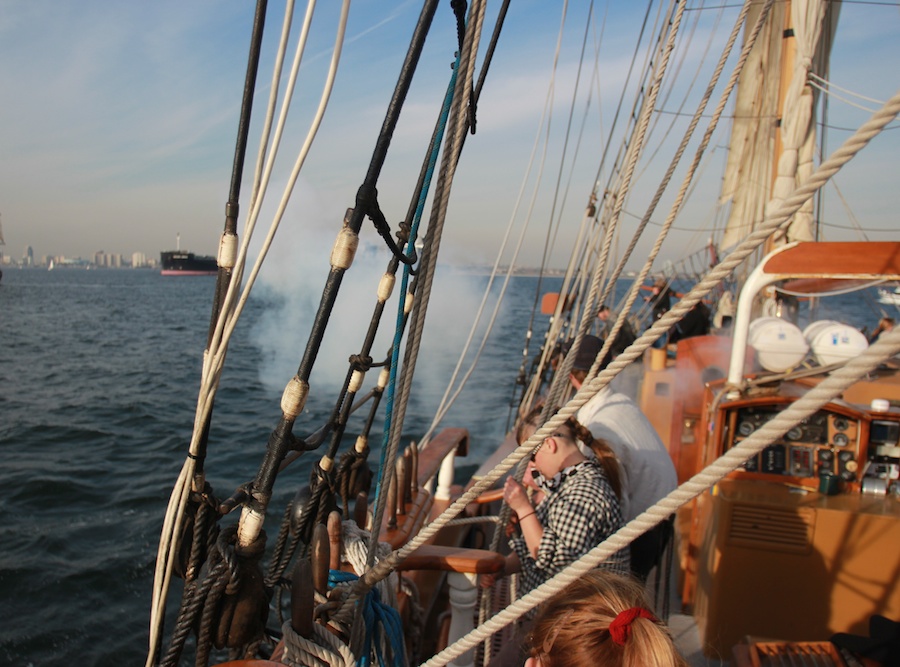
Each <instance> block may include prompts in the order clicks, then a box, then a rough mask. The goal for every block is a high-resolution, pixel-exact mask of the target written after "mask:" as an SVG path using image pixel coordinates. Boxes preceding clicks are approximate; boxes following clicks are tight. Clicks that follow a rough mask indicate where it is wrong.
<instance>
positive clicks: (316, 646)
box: [281, 621, 356, 667]
mask: <svg viewBox="0 0 900 667" xmlns="http://www.w3.org/2000/svg"><path fill="white" fill-rule="evenodd" d="M312 627H313V631H314V632H315V639H316V640H317V641H313V640H311V639H307V638H305V637H303V636H301V635H298V634H297V633H296V632H294V628H293V627H291V623H290V621H285V623H284V625H283V626H282V627H281V630H282V634H283V637H284V655H283V656H282V660H283V661H284V663H285V664H287V665H292V666H294V667H355V665H356V658H355V657H354V656H353V653H352V652H351V651H350V647H349V646H347V645H346V644H345V643H344V642H342V641H341V640H340V638H338V637H337V635H335V634H334V633H333V632H331V631H330V630H329V629H328V628H326V627H325V626H323V625H321V624H320V623H313V626H312Z"/></svg>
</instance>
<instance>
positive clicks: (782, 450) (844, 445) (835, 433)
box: [726, 405, 900, 482]
mask: <svg viewBox="0 0 900 667" xmlns="http://www.w3.org/2000/svg"><path fill="white" fill-rule="evenodd" d="M783 408H784V406H783V405H766V406H747V407H741V408H738V409H737V410H735V411H731V414H730V418H729V419H728V424H729V427H730V428H729V431H730V433H729V435H730V436H732V437H727V438H726V443H728V446H727V448H730V447H731V446H734V445H737V444H739V443H740V442H741V441H742V440H744V439H745V438H747V437H749V436H750V435H752V434H753V433H755V432H756V431H757V430H758V429H760V428H761V427H762V426H763V425H765V424H766V423H767V422H769V421H770V420H771V419H773V418H774V417H775V416H776V415H777V414H778V413H779V412H780V411H781V410H782V409H783ZM894 424H895V426H897V427H898V428H900V423H898V422H894ZM882 430H884V431H887V430H889V429H884V428H883V429H882ZM862 431H863V429H862V428H861V421H860V420H859V419H855V418H853V417H848V416H846V415H843V414H839V413H836V412H832V411H829V410H820V411H818V412H816V413H814V414H812V415H810V416H809V417H807V418H806V419H805V420H803V421H802V422H801V423H799V424H797V425H796V426H794V427H793V428H791V429H790V430H789V431H787V432H786V433H785V434H784V435H783V437H782V438H781V439H780V440H778V441H776V442H775V443H773V444H771V445H769V446H768V447H766V448H765V449H764V450H762V452H760V453H759V454H758V455H756V456H754V457H752V458H751V459H748V460H747V461H746V462H745V463H744V464H743V466H742V467H743V470H744V471H746V472H751V473H761V474H765V475H780V476H790V477H795V478H800V479H810V480H816V481H817V479H818V478H820V477H823V476H826V475H836V476H837V477H839V478H840V479H841V480H843V481H844V482H857V481H859V475H860V472H861V471H860V463H859V452H860V445H861V444H863V443H861V441H860V440H861V434H862ZM890 437H891V435H890V434H888V435H887V436H886V438H887V439H890Z"/></svg>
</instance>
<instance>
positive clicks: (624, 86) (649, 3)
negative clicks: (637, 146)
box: [594, 0, 653, 192]
mask: <svg viewBox="0 0 900 667" xmlns="http://www.w3.org/2000/svg"><path fill="white" fill-rule="evenodd" d="M652 8H653V0H648V1H647V11H646V12H644V19H643V20H642V21H641V29H640V31H639V32H638V36H637V41H636V42H635V45H634V53H633V54H632V55H631V62H630V63H629V65H628V73H627V74H626V75H625V82H624V83H623V84H622V93H621V94H620V95H619V102H618V104H617V105H616V113H615V114H613V121H612V125H611V126H610V128H609V136H610V137H612V136H613V133H614V132H615V131H616V125H618V122H619V115H620V114H621V113H622V107H623V106H624V104H625V91H626V90H627V89H628V84H629V83H630V82H631V76H632V74H633V73H634V66H635V64H636V63H637V59H638V54H639V53H640V48H641V42H642V41H643V39H644V32H645V31H646V30H647V23H648V22H649V20H650V10H651V9H652ZM611 143H612V142H609V141H607V142H604V145H603V153H602V154H601V156H600V163H599V164H598V165H597V173H596V175H595V176H594V192H596V191H597V188H598V187H599V183H600V175H601V174H602V173H603V166H604V164H606V157H607V154H608V152H609V147H610V145H611ZM610 178H612V176H610Z"/></svg>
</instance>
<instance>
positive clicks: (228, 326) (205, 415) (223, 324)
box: [146, 0, 349, 667]
mask: <svg viewBox="0 0 900 667" xmlns="http://www.w3.org/2000/svg"><path fill="white" fill-rule="evenodd" d="M311 2H312V0H311ZM312 4H314V2H313V3H312ZM292 6H293V3H288V6H287V7H286V11H285V19H284V20H285V23H286V24H288V25H289V24H290V21H291V9H292ZM348 8H349V0H344V2H343V5H342V10H341V18H340V21H339V24H338V31H337V38H336V40H335V46H334V52H333V54H332V63H331V68H330V70H329V74H328V78H327V80H326V82H325V85H324V88H323V94H322V97H321V101H320V104H319V109H318V111H317V113H316V116H315V118H314V119H313V121H312V123H311V125H310V129H309V132H308V134H307V139H306V141H305V142H304V145H303V147H302V148H301V150H300V153H299V155H298V157H297V161H296V164H295V167H294V171H293V172H292V175H291V178H290V180H289V183H288V185H287V187H286V191H285V194H284V196H283V198H282V205H281V207H280V208H279V211H278V212H277V214H276V216H275V218H274V219H273V222H272V225H271V228H270V231H269V235H268V236H267V237H266V241H265V242H264V245H263V249H262V250H261V251H260V254H259V256H258V258H257V260H256V264H255V265H254V268H253V271H252V272H251V275H250V277H249V278H248V280H247V284H246V286H245V288H244V291H243V293H242V295H241V298H240V299H239V300H238V301H237V302H236V301H235V298H236V292H237V290H238V285H239V284H240V281H241V279H242V276H243V267H244V263H245V261H246V256H247V249H248V247H249V242H250V238H251V236H252V233H253V227H254V225H255V222H256V219H257V217H258V216H259V211H260V208H261V205H262V197H261V196H255V201H254V202H253V205H252V207H251V214H250V216H249V217H248V220H247V223H246V225H245V237H244V240H243V242H242V244H241V248H240V251H239V253H238V258H237V260H236V264H235V269H234V272H233V273H232V276H231V281H230V283H229V286H228V291H227V293H226V296H225V299H224V301H223V303H222V308H221V312H220V314H219V318H218V320H217V322H216V326H215V331H214V333H213V335H211V336H210V342H209V344H208V346H207V350H206V352H205V353H204V357H203V370H202V374H201V388H200V392H199V395H198V398H197V408H196V413H195V417H194V428H193V432H192V434H191V442H190V445H189V448H188V456H187V458H186V459H185V462H184V465H183V467H182V470H181V473H180V474H179V476H178V479H177V480H176V482H175V486H174V487H173V489H172V494H171V496H170V499H169V505H168V507H167V510H166V516H165V519H164V520H163V528H162V531H161V536H160V543H159V548H158V551H157V558H156V569H155V572H154V584H153V591H152V595H151V602H150V637H149V650H148V654H147V661H146V665H147V667H151V665H152V664H153V663H154V661H155V658H156V651H157V646H158V644H159V641H160V639H161V635H162V624H163V619H164V614H165V606H166V597H167V593H168V590H169V586H170V583H171V578H172V573H173V561H174V559H175V558H176V557H177V552H178V539H179V537H178V532H179V527H180V526H181V525H182V524H183V521H184V511H185V507H186V505H187V502H188V499H189V497H190V493H191V484H192V482H195V472H196V462H197V457H198V456H199V454H200V452H199V446H200V443H201V442H202V440H203V434H204V433H205V431H206V426H205V425H206V424H207V423H208V421H209V416H210V414H211V411H212V405H213V400H214V397H215V393H216V391H217V389H218V385H219V378H220V377H221V373H222V367H223V365H224V361H225V354H226V352H227V348H228V343H229V341H230V338H231V334H232V333H233V331H234V328H235V326H236V324H237V320H238V318H239V317H240V315H241V312H242V311H243V307H244V305H245V304H246V302H247V299H248V297H249V294H250V290H251V288H252V286H253V283H254V282H255V279H256V276H257V275H258V273H259V269H260V267H261V265H262V261H263V259H264V257H265V255H266V253H267V251H268V248H269V246H270V245H271V242H272V238H273V237H274V233H275V230H276V229H277V228H278V225H279V222H280V220H281V217H282V216H283V214H284V209H285V206H286V202H287V199H289V196H290V192H291V190H292V189H293V186H294V184H295V183H296V180H297V176H298V175H299V171H300V168H301V167H302V165H303V163H304V162H305V158H306V155H307V153H308V152H309V148H310V146H311V144H312V140H313V138H314V137H315V135H316V131H317V130H318V127H319V125H320V124H321V120H322V116H323V115H324V111H325V107H326V105H327V101H328V98H329V96H330V92H331V88H332V86H333V84H334V77H335V74H336V70H337V65H338V62H339V59H340V52H341V48H342V45H343V35H344V30H345V28H346V19H347V10H348ZM308 13H309V14H310V18H311V9H310V10H309V12H308ZM288 32H289V31H284V33H283V35H282V42H281V44H280V46H279V49H280V50H283V49H285V48H286V46H287V33H288ZM303 43H304V41H303V40H301V44H303ZM301 52H302V49H301V46H300V44H298V55H297V62H296V63H295V68H294V71H293V72H292V76H291V81H292V82H293V81H294V80H295V79H296V75H297V72H298V71H299V59H300V53H301ZM292 85H293V83H291V86H292ZM273 103H274V102H273ZM285 115H286V109H285V111H284V113H283V114H282V119H281V123H280V124H279V133H278V137H279V138H280V128H281V127H282V126H283V122H284V116H285ZM273 159H274V156H273ZM270 173H271V161H270V162H269V165H268V167H267V169H266V172H265V174H264V176H263V179H262V185H261V186H260V191H262V190H264V189H265V187H266V184H267V182H268V177H269V175H270ZM255 194H256V193H255ZM202 482H203V480H202V479H201V480H196V483H198V484H201V485H202ZM201 488H202V487H201Z"/></svg>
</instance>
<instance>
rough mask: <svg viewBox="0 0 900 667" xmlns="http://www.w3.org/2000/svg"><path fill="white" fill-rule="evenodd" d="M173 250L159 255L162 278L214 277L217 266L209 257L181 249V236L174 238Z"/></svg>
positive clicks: (214, 259)
mask: <svg viewBox="0 0 900 667" xmlns="http://www.w3.org/2000/svg"><path fill="white" fill-rule="evenodd" d="M175 247H176V249H175V250H164V251H163V252H161V253H159V264H160V267H161V270H160V275H163V276H214V275H216V274H217V273H218V272H219V264H218V261H217V260H216V258H215V257H213V256H211V255H195V254H194V253H192V252H188V251H187V250H182V249H181V234H178V235H177V237H176V243H175Z"/></svg>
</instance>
